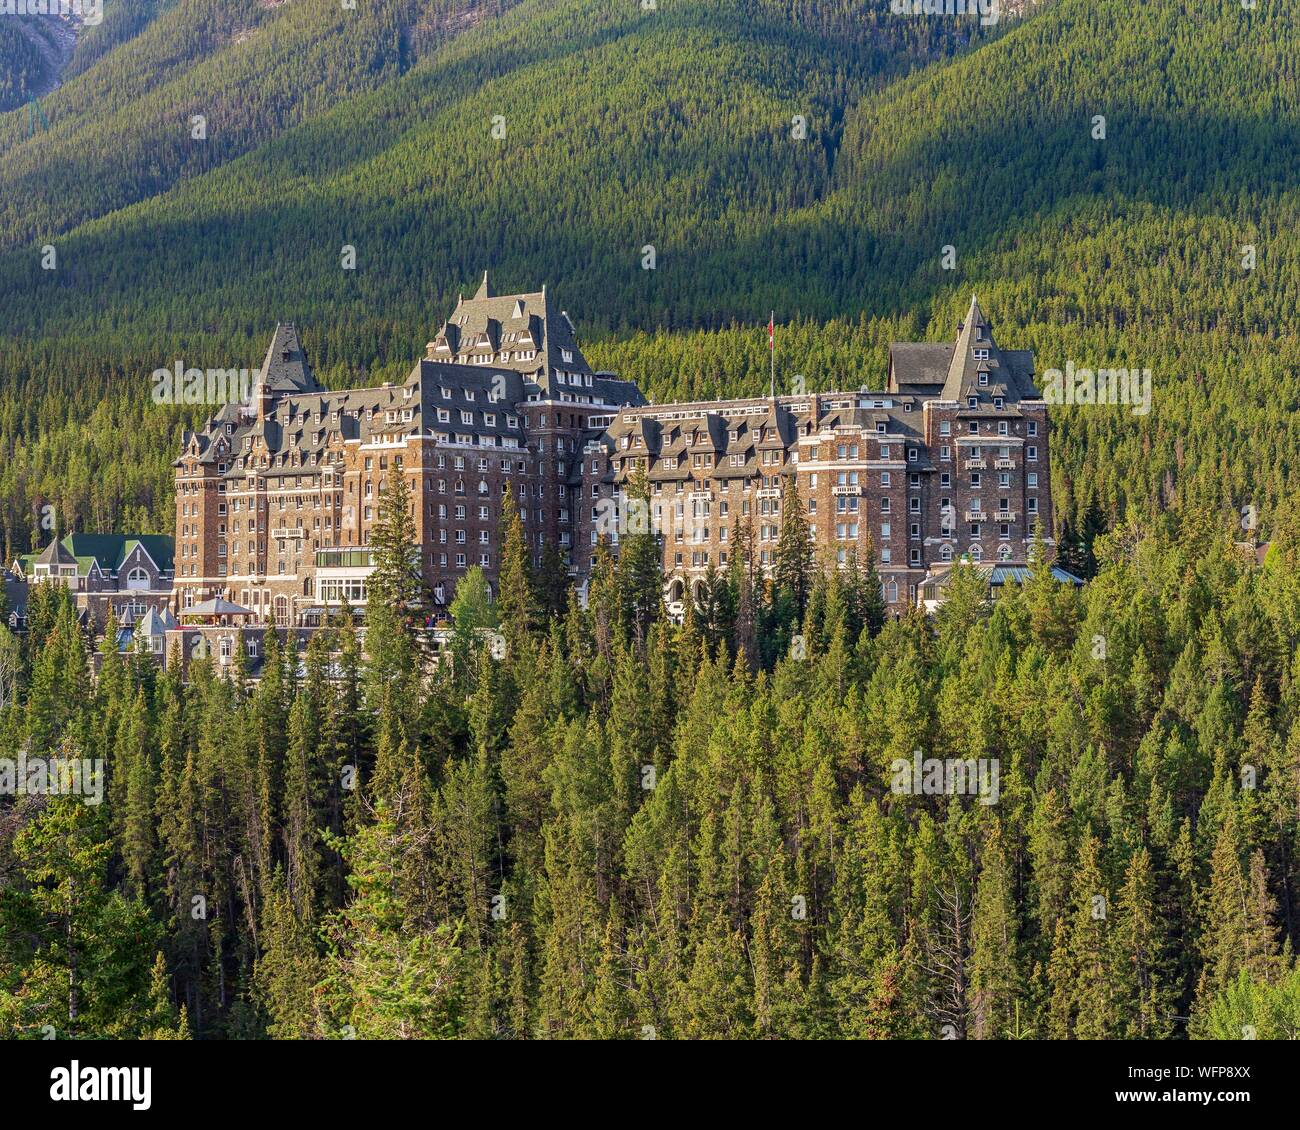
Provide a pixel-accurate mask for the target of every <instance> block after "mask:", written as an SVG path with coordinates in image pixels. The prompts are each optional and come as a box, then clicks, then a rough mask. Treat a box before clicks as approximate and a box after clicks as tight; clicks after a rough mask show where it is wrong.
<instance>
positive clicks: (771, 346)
mask: <svg viewBox="0 0 1300 1130" xmlns="http://www.w3.org/2000/svg"><path fill="white" fill-rule="evenodd" d="M767 351H768V353H770V354H771V355H772V399H773V400H774V401H775V400H776V311H775V310H773V311H772V316H771V317H770V318H769V319H768V322H767Z"/></svg>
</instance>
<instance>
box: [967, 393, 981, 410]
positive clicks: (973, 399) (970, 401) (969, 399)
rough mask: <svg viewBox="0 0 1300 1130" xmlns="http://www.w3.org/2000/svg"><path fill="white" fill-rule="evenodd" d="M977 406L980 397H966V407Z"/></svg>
mask: <svg viewBox="0 0 1300 1130" xmlns="http://www.w3.org/2000/svg"><path fill="white" fill-rule="evenodd" d="M979 406H980V398H979V397H978V396H968V397H967V398H966V407H967V408H978V407H979Z"/></svg>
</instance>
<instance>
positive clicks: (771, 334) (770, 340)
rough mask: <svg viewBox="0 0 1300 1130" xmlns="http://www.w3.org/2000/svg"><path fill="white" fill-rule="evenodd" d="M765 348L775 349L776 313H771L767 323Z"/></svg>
mask: <svg viewBox="0 0 1300 1130" xmlns="http://www.w3.org/2000/svg"><path fill="white" fill-rule="evenodd" d="M767 347H768V349H772V350H775V349H776V311H775V310H773V311H772V316H771V317H770V318H769V319H768V321H767Z"/></svg>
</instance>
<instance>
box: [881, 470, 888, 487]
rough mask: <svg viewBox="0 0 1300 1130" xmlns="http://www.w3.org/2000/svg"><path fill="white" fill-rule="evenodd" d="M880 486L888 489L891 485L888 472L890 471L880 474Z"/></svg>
mask: <svg viewBox="0 0 1300 1130" xmlns="http://www.w3.org/2000/svg"><path fill="white" fill-rule="evenodd" d="M880 485H881V486H882V487H887V486H889V485H890V480H889V472H888V471H881V472H880Z"/></svg>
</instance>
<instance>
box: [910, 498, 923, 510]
mask: <svg viewBox="0 0 1300 1130" xmlns="http://www.w3.org/2000/svg"><path fill="white" fill-rule="evenodd" d="M909 509H910V510H911V512H912V513H913V514H919V513H921V500H920V499H919V498H912V499H911V500H910V506H909Z"/></svg>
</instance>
